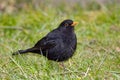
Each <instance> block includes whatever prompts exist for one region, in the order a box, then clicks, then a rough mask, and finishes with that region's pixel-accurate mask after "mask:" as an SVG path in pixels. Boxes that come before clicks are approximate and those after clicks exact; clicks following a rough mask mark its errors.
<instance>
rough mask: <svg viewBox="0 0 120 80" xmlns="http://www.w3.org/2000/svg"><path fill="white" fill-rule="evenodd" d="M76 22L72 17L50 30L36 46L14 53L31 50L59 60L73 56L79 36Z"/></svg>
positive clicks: (49, 58) (50, 58)
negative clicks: (76, 30)
mask: <svg viewBox="0 0 120 80" xmlns="http://www.w3.org/2000/svg"><path fill="white" fill-rule="evenodd" d="M76 24H78V22H73V21H72V20H70V19H67V20H64V21H63V22H62V23H61V24H60V25H59V27H58V28H56V29H54V30H52V31H51V32H49V33H48V34H47V35H46V36H45V37H43V38H42V39H41V40H39V41H38V42H37V43H36V44H35V45H34V47H32V48H28V49H26V50H18V51H17V52H14V53H13V55H16V54H24V53H28V52H31V53H38V54H41V55H43V56H45V57H47V58H48V60H53V61H57V62H61V61H65V60H68V59H69V58H70V57H72V56H73V54H74V52H75V50H76V46H77V38H76V35H75V33H74V26H75V25H76Z"/></svg>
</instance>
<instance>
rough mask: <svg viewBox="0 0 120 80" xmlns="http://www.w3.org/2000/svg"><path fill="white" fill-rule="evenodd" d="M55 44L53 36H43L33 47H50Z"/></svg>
mask: <svg viewBox="0 0 120 80" xmlns="http://www.w3.org/2000/svg"><path fill="white" fill-rule="evenodd" d="M55 46H56V41H55V39H53V38H48V37H44V38H42V39H41V40H39V41H38V42H37V43H36V44H35V46H34V47H36V48H39V49H40V48H41V49H50V48H53V47H55Z"/></svg>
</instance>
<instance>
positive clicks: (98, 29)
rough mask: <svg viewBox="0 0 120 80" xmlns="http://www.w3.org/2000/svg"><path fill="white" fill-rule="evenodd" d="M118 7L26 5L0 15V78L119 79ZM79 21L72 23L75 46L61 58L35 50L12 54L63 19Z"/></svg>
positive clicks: (119, 26) (38, 37)
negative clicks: (69, 54) (72, 52)
mask: <svg viewBox="0 0 120 80" xmlns="http://www.w3.org/2000/svg"><path fill="white" fill-rule="evenodd" d="M119 14H120V9H118V6H115V7H110V8H106V9H101V10H82V9H81V8H79V7H75V9H74V8H73V9H69V8H67V9H64V8H59V9H58V8H53V10H51V9H49V8H48V9H45V10H41V9H38V10H33V9H28V10H26V11H24V10H23V11H19V12H16V13H12V14H7V13H1V14H0V79H1V80H18V79H19V80H119V79H120V16H119ZM68 18H70V19H73V20H75V21H79V25H77V26H76V27H75V32H76V35H77V39H78V41H77V50H76V52H75V55H74V56H73V57H72V58H71V59H69V60H68V61H66V62H64V65H65V66H66V70H64V69H63V68H61V67H60V66H59V64H58V63H57V62H54V61H49V60H47V59H46V58H45V57H43V56H41V55H37V54H30V53H29V54H25V55H17V56H12V55H11V54H12V52H14V51H17V50H18V49H26V48H28V47H31V46H33V45H34V44H35V43H36V42H37V41H38V40H39V39H41V38H42V37H43V36H45V35H46V34H47V33H48V32H50V31H51V30H52V29H54V28H56V27H57V26H58V25H59V23H60V22H61V21H63V20H64V19H68Z"/></svg>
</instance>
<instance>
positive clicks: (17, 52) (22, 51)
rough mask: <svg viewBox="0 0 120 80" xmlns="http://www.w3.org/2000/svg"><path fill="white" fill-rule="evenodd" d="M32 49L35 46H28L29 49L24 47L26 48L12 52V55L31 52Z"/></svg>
mask: <svg viewBox="0 0 120 80" xmlns="http://www.w3.org/2000/svg"><path fill="white" fill-rule="evenodd" d="M34 50H35V48H29V49H26V50H18V51H16V52H13V54H12V55H18V54H25V53H28V52H32V51H34Z"/></svg>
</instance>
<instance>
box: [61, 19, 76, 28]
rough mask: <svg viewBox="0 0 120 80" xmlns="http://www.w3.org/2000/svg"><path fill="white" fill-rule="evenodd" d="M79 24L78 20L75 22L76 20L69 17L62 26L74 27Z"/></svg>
mask: <svg viewBox="0 0 120 80" xmlns="http://www.w3.org/2000/svg"><path fill="white" fill-rule="evenodd" d="M77 24H78V22H74V21H72V20H70V19H67V20H64V21H63V22H62V23H61V24H60V26H63V27H74V26H75V25H77Z"/></svg>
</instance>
